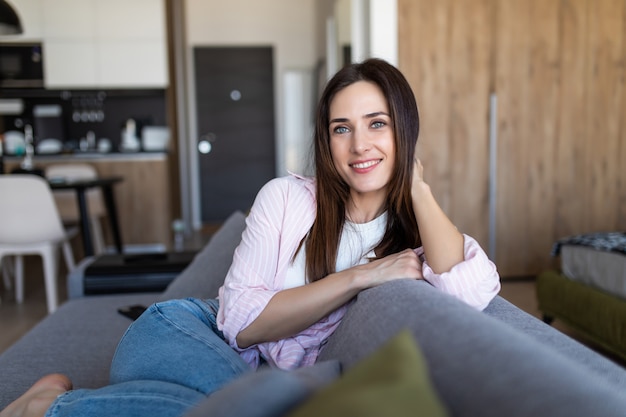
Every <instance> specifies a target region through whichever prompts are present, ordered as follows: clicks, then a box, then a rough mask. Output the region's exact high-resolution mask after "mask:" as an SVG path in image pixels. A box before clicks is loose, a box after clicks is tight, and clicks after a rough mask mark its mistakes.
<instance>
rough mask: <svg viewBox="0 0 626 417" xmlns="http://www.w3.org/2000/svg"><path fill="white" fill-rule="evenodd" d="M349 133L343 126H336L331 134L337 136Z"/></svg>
mask: <svg viewBox="0 0 626 417" xmlns="http://www.w3.org/2000/svg"><path fill="white" fill-rule="evenodd" d="M349 131H350V130H349V129H348V128H347V127H345V126H337V127H336V128H334V129H333V133H338V134H342V133H347V132H349Z"/></svg>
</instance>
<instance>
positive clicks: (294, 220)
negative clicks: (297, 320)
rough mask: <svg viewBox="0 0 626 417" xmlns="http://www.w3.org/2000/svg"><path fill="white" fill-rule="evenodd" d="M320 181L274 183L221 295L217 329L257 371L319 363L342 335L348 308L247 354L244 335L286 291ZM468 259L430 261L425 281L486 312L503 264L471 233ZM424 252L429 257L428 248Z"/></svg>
mask: <svg viewBox="0 0 626 417" xmlns="http://www.w3.org/2000/svg"><path fill="white" fill-rule="evenodd" d="M315 212H316V201H315V182H314V180H313V179H311V178H302V177H298V176H295V175H293V176H289V177H283V178H277V179H274V180H272V181H270V182H269V183H267V184H266V185H265V186H264V187H263V188H262V189H261V191H259V194H258V195H257V198H256V200H255V202H254V205H253V206H252V209H251V210H250V214H249V215H248V217H247V219H246V229H245V231H244V232H243V235H242V240H241V243H240V244H239V246H238V247H237V249H236V250H235V254H234V257H233V263H232V265H231V267H230V270H229V271H228V274H227V276H226V280H225V283H224V285H223V286H222V287H221V288H220V290H219V299H220V308H219V312H218V315H217V324H218V327H219V329H220V330H222V331H223V332H224V335H225V337H226V340H227V341H228V342H229V344H230V345H231V346H232V347H233V348H234V349H235V350H236V351H238V352H239V354H240V355H241V357H242V358H243V359H244V360H245V361H246V362H247V363H249V364H250V365H251V366H252V367H253V368H256V367H257V366H258V365H259V361H260V358H261V357H263V358H264V359H265V360H266V361H267V362H269V363H270V364H271V365H274V366H278V367H279V368H283V369H293V368H297V367H302V366H308V365H312V364H313V363H315V360H316V359H317V356H318V354H319V351H320V348H321V346H322V345H323V343H324V341H325V340H326V339H327V338H328V337H329V336H330V335H331V334H332V333H333V331H335V329H336V328H337V326H339V323H340V322H341V319H342V318H343V316H344V314H345V312H346V310H347V308H348V305H344V306H343V307H340V308H339V309H337V310H335V311H334V312H333V313H331V314H330V315H328V316H327V317H325V318H324V319H322V320H320V321H319V322H317V323H315V324H314V325H312V326H311V327H309V328H308V329H305V330H303V331H302V332H300V333H298V334H297V335H294V336H292V337H289V338H287V339H283V340H279V341H276V342H267V343H260V344H256V345H253V346H250V347H248V348H246V349H240V348H239V347H238V346H237V342H236V339H235V338H236V337H237V335H238V334H239V332H240V331H242V330H243V329H245V328H246V327H247V326H248V325H250V324H251V323H252V322H253V321H254V320H255V319H256V318H257V317H258V316H259V314H261V312H262V311H263V309H264V308H265V306H266V305H267V304H268V303H269V301H270V299H271V298H272V297H273V296H274V294H276V293H277V292H279V291H281V290H282V289H283V284H284V282H285V277H286V272H287V270H288V268H289V265H290V262H291V260H292V258H293V255H294V253H295V251H296V249H297V248H298V245H299V244H300V241H301V240H302V238H303V237H304V236H305V235H306V233H307V232H308V231H309V229H310V228H311V226H312V225H313V221H314V219H315ZM464 237H465V260H464V261H463V262H461V263H459V264H457V265H456V266H454V267H453V268H452V269H451V270H450V271H449V272H446V273H443V274H435V273H434V272H433V271H432V269H431V268H430V267H429V266H428V261H427V260H425V261H424V264H423V267H422V273H423V275H424V279H425V280H426V281H428V282H429V283H430V284H432V285H433V286H435V287H437V288H439V289H441V290H442V291H444V292H446V293H448V294H451V295H453V296H455V297H457V298H459V299H460V300H462V301H464V302H466V303H468V304H469V305H471V306H473V307H475V308H477V309H479V310H482V309H484V308H485V307H486V306H487V305H488V304H489V302H490V301H491V300H492V299H493V297H495V296H496V294H497V293H498V292H499V291H500V278H499V276H498V272H497V271H496V267H495V265H494V264H493V263H492V262H491V261H490V260H489V259H488V258H487V256H486V254H485V253H484V251H483V250H482V249H481V248H480V246H479V245H478V243H477V242H476V241H475V240H474V239H473V238H471V237H469V236H467V235H465V236H464ZM416 252H417V253H418V254H419V255H420V256H421V255H423V250H422V248H418V249H416Z"/></svg>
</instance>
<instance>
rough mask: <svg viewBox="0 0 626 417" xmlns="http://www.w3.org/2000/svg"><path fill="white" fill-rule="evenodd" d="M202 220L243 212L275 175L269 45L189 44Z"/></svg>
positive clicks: (271, 62) (219, 219) (215, 219)
mask: <svg viewBox="0 0 626 417" xmlns="http://www.w3.org/2000/svg"><path fill="white" fill-rule="evenodd" d="M194 67H195V68H194V69H195V78H196V108H197V112H198V114H197V120H198V122H197V123H198V126H197V127H198V132H199V135H200V137H199V138H198V143H197V145H198V147H197V151H198V155H199V166H200V192H201V204H202V221H203V222H204V223H213V222H219V221H222V220H224V219H226V218H227V217H228V215H230V214H231V213H232V212H233V211H234V210H242V211H244V212H245V211H247V210H248V209H249V208H250V206H251V205H252V203H253V201H254V197H255V196H256V194H257V192H258V191H259V189H260V188H261V187H262V186H263V184H265V183H266V182H267V181H268V180H270V179H271V178H273V177H274V176H275V172H276V169H275V129H274V70H273V67H274V66H273V56H272V48H271V47H223V48H222V47H196V48H194Z"/></svg>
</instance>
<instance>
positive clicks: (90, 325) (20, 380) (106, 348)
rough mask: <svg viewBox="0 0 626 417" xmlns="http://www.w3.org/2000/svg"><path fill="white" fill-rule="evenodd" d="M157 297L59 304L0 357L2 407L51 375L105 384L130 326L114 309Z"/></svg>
mask: <svg viewBox="0 0 626 417" xmlns="http://www.w3.org/2000/svg"><path fill="white" fill-rule="evenodd" d="M157 297H158V294H124V295H116V296H110V295H107V296H94V297H85V298H78V299H76V300H72V301H70V302H68V303H65V304H63V305H61V306H60V307H59V309H58V310H57V311H56V312H55V313H54V314H52V315H50V316H47V317H46V318H45V319H44V320H42V321H41V322H40V323H38V324H37V325H36V326H35V327H34V328H33V329H31V330H30V331H29V332H28V333H27V334H26V335H24V336H23V337H22V338H21V339H20V340H19V341H17V342H16V343H15V344H14V345H12V346H11V347H9V348H8V349H7V350H6V351H5V352H3V353H2V355H0V409H3V408H4V407H5V406H6V405H7V404H8V403H9V402H11V401H13V400H14V399H15V398H17V397H18V396H20V395H21V394H23V393H24V392H25V391H26V390H27V389H28V388H30V386H31V385H32V384H33V383H34V382H35V381H37V380H38V379H39V378H41V377H42V376H44V375H47V374H50V373H55V372H60V373H62V374H66V375H67V376H69V377H70V379H71V380H72V381H73V382H74V386H75V387H76V388H97V387H101V386H104V385H106V384H108V382H109V366H110V364H111V359H112V358H113V354H114V352H115V348H116V347H117V343H118V341H119V340H120V338H121V337H122V335H123V334H124V332H125V331H126V329H127V328H128V326H129V325H130V324H131V320H129V319H128V318H126V317H124V316H122V315H121V314H119V313H118V312H117V309H118V308H120V307H124V306H128V305H133V304H143V305H150V304H151V303H153V302H154V301H155V300H156V298H157Z"/></svg>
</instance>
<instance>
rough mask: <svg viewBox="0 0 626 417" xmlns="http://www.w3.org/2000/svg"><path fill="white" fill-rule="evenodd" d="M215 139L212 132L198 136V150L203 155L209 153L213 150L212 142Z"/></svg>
mask: <svg viewBox="0 0 626 417" xmlns="http://www.w3.org/2000/svg"><path fill="white" fill-rule="evenodd" d="M216 139H217V136H216V135H215V133H212V132H211V133H207V134H205V135H202V136H200V140H199V141H198V152H200V153H201V154H203V155H206V154H208V153H210V152H211V151H212V150H213V143H214V142H215V140H216Z"/></svg>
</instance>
